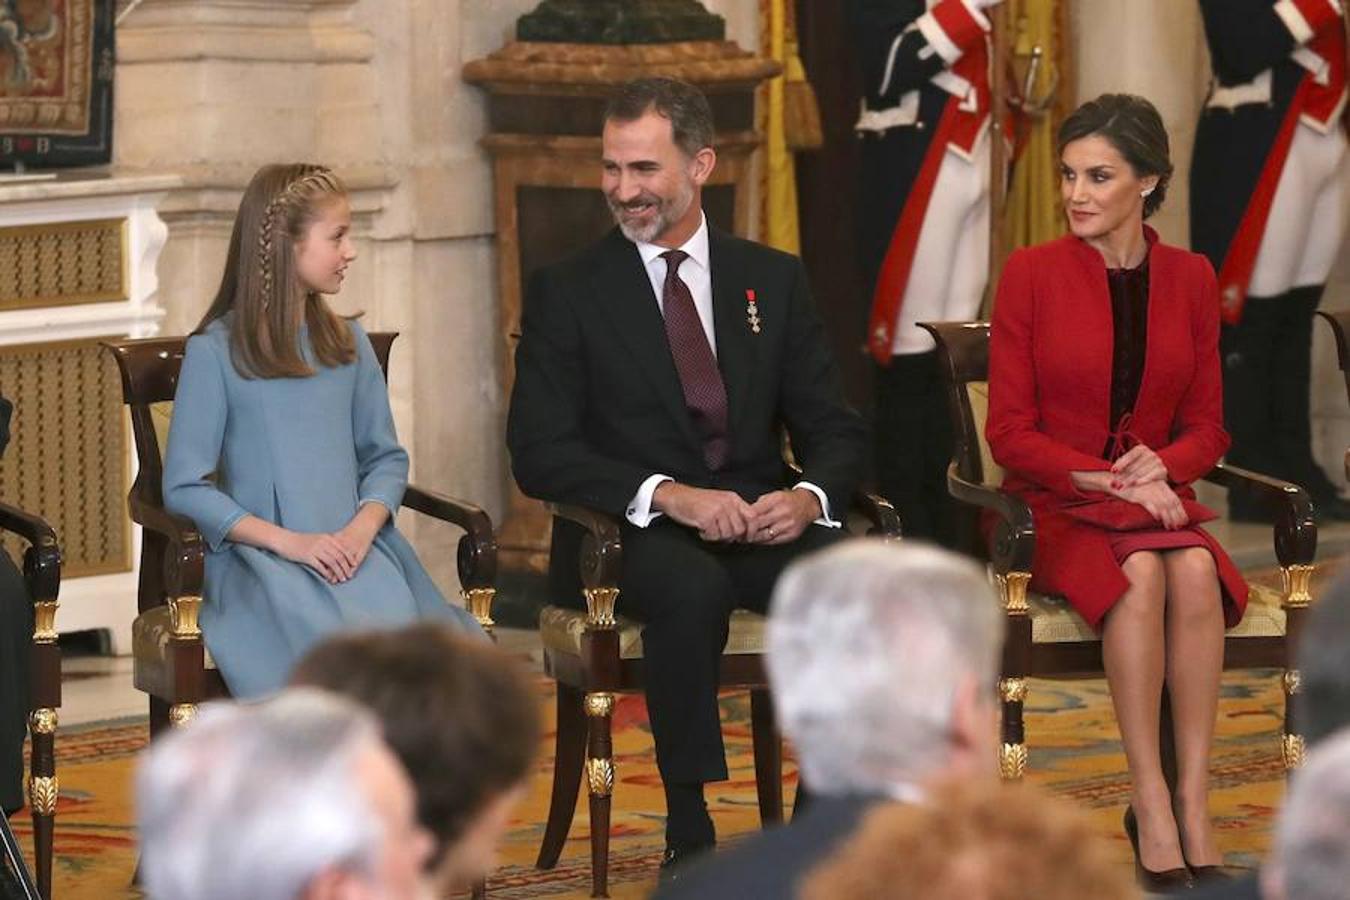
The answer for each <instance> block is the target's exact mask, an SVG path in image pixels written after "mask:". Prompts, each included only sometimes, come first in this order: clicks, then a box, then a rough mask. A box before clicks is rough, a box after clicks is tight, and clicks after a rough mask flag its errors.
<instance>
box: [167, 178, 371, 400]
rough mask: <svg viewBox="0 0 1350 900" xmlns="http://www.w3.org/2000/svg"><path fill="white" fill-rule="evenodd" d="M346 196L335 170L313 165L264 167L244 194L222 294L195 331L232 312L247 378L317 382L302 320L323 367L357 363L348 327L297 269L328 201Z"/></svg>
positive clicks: (233, 352) (234, 348)
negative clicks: (304, 242) (298, 247)
mask: <svg viewBox="0 0 1350 900" xmlns="http://www.w3.org/2000/svg"><path fill="white" fill-rule="evenodd" d="M346 196H347V189H346V187H345V186H344V185H343V184H342V182H341V181H340V180H339V179H338V177H337V176H336V175H335V174H333V172H332V170H330V169H328V168H326V167H324V166H317V165H312V164H309V163H294V164H290V165H272V166H263V167H262V168H261V169H259V170H258V172H257V174H255V175H254V176H253V180H252V181H250V182H249V184H248V187H247V188H245V190H244V197H243V199H242V200H240V201H239V212H238V213H237V214H236V215H235V217H234V230H233V232H231V234H230V250H229V255H228V256H227V257H226V260H225V272H224V274H223V275H222V276H221V279H220V288H219V289H218V290H217V291H216V298H215V300H214V301H212V303H211V307H210V309H208V310H207V311H206V315H205V316H203V317H202V321H201V323H200V324H199V325H198V326H197V329H196V331H195V332H194V334H200V333H201V332H202V331H205V330H206V326H208V325H210V324H211V323H212V322H214V321H215V320H216V319H221V318H224V317H225V316H226V315H228V314H230V313H233V314H234V315H233V318H232V319H231V320H230V322H229V329H230V357H231V359H232V360H233V362H234V367H235V369H236V370H238V372H239V374H240V375H242V376H243V377H245V378H255V377H256V378H300V377H304V376H306V375H313V374H314V369H313V367H312V366H310V365H309V363H307V362H306V361H305V358H304V356H303V355H302V353H301V350H300V323H301V321H302V318H303V321H304V322H305V323H306V324H307V325H308V326H309V340H310V344H311V346H312V347H313V349H314V355H315V357H316V358H317V359H318V360H319V362H320V363H322V364H323V365H325V366H340V365H345V364H346V363H350V362H352V361H353V360H355V359H356V343H355V340H354V338H353V336H352V330H351V328H350V327H349V326H348V325H347V323H346V322H345V321H344V320H343V319H342V318H341V317H340V316H338V315H336V314H335V313H334V312H333V311H332V310H331V309H329V308H328V304H327V303H325V302H324V300H323V298H322V297H320V296H319V294H317V293H316V292H314V291H310V290H308V289H306V288H305V287H304V286H303V285H302V284H301V283H300V279H299V276H298V275H297V273H296V268H295V244H296V242H297V241H299V240H300V239H301V238H302V237H304V235H305V233H306V231H308V229H309V226H310V225H311V224H313V222H314V220H315V218H317V217H318V215H319V211H320V209H321V207H322V206H323V205H324V204H325V203H326V202H330V201H332V200H334V199H337V198H342V197H346Z"/></svg>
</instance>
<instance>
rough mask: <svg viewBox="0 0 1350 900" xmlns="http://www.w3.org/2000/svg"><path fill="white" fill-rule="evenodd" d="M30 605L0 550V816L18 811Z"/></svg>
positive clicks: (0, 433) (2, 408)
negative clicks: (0, 814)
mask: <svg viewBox="0 0 1350 900" xmlns="http://www.w3.org/2000/svg"><path fill="white" fill-rule="evenodd" d="M10 409H11V406H10V402H9V401H8V400H6V399H5V398H4V397H0V453H4V450H5V444H7V443H9V414H10ZM32 634H33V604H32V603H31V602H30V601H29V599H28V590H27V588H25V587H24V583H23V577H22V576H20V575H19V570H18V569H17V568H16V567H15V565H14V563H13V562H12V561H11V560H10V558H9V556H8V555H6V554H5V553H4V552H3V551H0V813H5V812H9V811H12V810H15V809H18V808H19V807H20V806H23V739H24V734H25V729H26V725H25V720H26V717H27V714H28V648H29V643H28V642H29V639H30V638H31V637H32Z"/></svg>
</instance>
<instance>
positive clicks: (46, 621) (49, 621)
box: [33, 600, 61, 644]
mask: <svg viewBox="0 0 1350 900" xmlns="http://www.w3.org/2000/svg"><path fill="white" fill-rule="evenodd" d="M60 605H61V604H59V603H57V602H56V601H55V600H43V601H41V602H39V603H34V604H33V643H35V644H54V643H56V637H57V635H56V610H57V608H58V607H60Z"/></svg>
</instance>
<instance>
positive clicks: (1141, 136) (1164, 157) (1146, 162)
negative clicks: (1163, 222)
mask: <svg viewBox="0 0 1350 900" xmlns="http://www.w3.org/2000/svg"><path fill="white" fill-rule="evenodd" d="M1093 135H1098V136H1099V137H1102V138H1105V139H1106V140H1107V141H1109V142H1110V143H1111V146H1112V147H1115V148H1116V151H1117V152H1118V153H1119V154H1120V155H1121V156H1123V157H1125V161H1126V162H1128V163H1129V164H1130V166H1131V167H1132V168H1133V169H1134V172H1135V174H1136V175H1137V176H1139V177H1140V178H1146V177H1148V176H1149V175H1157V176H1158V186H1157V187H1155V188H1154V189H1153V192H1152V193H1151V194H1149V195H1148V196H1147V197H1145V198H1144V218H1145V219H1147V218H1148V217H1149V216H1151V215H1153V214H1154V213H1155V212H1157V211H1158V209H1159V207H1161V206H1162V204H1163V199H1164V198H1165V197H1166V196H1167V185H1168V183H1169V182H1170V181H1171V180H1172V159H1171V156H1170V155H1169V152H1168V143H1167V128H1166V127H1165V126H1164V125H1163V120H1162V116H1160V115H1159V114H1158V109H1157V107H1155V106H1154V105H1153V104H1152V103H1149V102H1148V101H1147V100H1145V99H1144V98H1143V97H1139V96H1136V95H1134V94H1102V95H1101V96H1100V97H1098V98H1097V99H1095V100H1089V101H1088V102H1087V103H1084V104H1083V105H1082V106H1080V107H1078V108H1077V109H1075V110H1074V111H1073V112H1072V113H1070V114H1069V117H1068V118H1066V119H1065V120H1064V122H1063V123H1062V124H1061V125H1060V126H1059V135H1058V136H1057V138H1056V149H1057V151H1058V152H1059V153H1060V154H1061V155H1062V154H1063V153H1064V148H1065V147H1067V146H1068V145H1069V144H1071V143H1073V142H1074V141H1076V140H1079V139H1080V138H1085V137H1091V136H1093Z"/></svg>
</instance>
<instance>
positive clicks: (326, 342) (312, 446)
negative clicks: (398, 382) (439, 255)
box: [164, 165, 482, 697]
mask: <svg viewBox="0 0 1350 900" xmlns="http://www.w3.org/2000/svg"><path fill="white" fill-rule="evenodd" d="M350 231H351V207H350V205H349V203H348V200H347V193H346V189H345V188H344V187H343V186H342V183H341V182H340V181H339V180H338V179H337V177H336V176H335V175H334V174H333V173H332V172H331V171H329V170H328V169H326V168H323V167H321V166H313V165H288V166H266V167H264V168H263V169H261V170H259V172H258V173H257V174H256V175H255V176H254V177H253V180H252V182H250V183H249V186H248V188H247V190H245V192H244V198H243V200H242V201H241V202H240V204H239V212H238V214H237V215H236V217H235V221H234V231H233V233H232V234H231V236H230V249H229V257H228V259H227V261H226V264H225V273H224V276H223V277H222V278H221V284H220V289H219V291H218V292H217V294H216V299H215V302H213V303H212V304H211V308H210V309H209V310H208V311H207V313H206V316H205V317H204V318H203V319H202V322H201V324H200V325H198V326H197V330H196V332H194V333H193V335H192V337H190V338H189V339H188V343H187V354H186V356H185V357H184V359H183V368H182V372H181V374H180V376H179V381H178V391H177V394H176V396H175V398H174V412H173V419H172V424H171V426H170V430H169V442H168V449H167V452H166V454H165V461H164V504H165V506H166V507H167V508H168V509H169V510H170V511H172V512H175V513H179V514H181V515H185V516H187V517H189V518H191V519H192V520H193V522H195V523H196V525H197V528H198V529H199V530H200V531H201V533H202V536H203V538H204V539H205V540H206V542H207V544H208V545H209V549H208V552H207V555H206V579H205V595H206V596H205V602H204V603H203V606H202V614H201V625H202V632H203V636H204V639H205V640H206V646H207V648H208V649H209V650H210V651H211V656H212V657H213V658H214V659H215V661H216V665H217V666H218V667H219V669H220V673H221V675H222V677H223V678H224V679H225V683H226V685H227V686H228V687H229V689H230V691H231V693H233V694H234V695H235V696H237V697H256V696H258V695H261V694H265V693H268V692H270V691H273V690H276V689H278V688H280V687H281V686H282V685H283V684H284V683H285V681H286V677H287V675H288V674H289V673H290V669H291V666H292V664H293V663H294V662H295V661H296V660H297V659H299V658H300V657H301V656H302V655H304V653H305V652H306V650H308V649H309V648H310V647H311V646H312V645H313V644H315V643H317V642H318V641H320V640H322V639H323V638H325V637H327V636H328V635H331V634H333V633H335V632H338V631H344V630H351V629H361V628H388V627H395V626H399V625H403V624H406V623H408V622H411V621H413V620H415V619H428V618H434V619H442V620H448V621H450V622H452V623H456V624H458V625H459V626H460V627H462V628H463V629H464V630H466V631H471V632H475V633H478V634H482V629H481V628H479V626H478V623H477V622H476V621H475V620H474V619H473V617H472V616H470V615H469V614H468V613H467V612H465V611H464V610H463V609H461V608H459V607H458V606H452V605H450V604H449V603H447V602H446V600H445V598H444V597H443V596H442V595H441V593H440V591H439V590H438V589H437V588H436V585H435V584H433V583H432V581H431V578H430V577H428V575H427V573H426V570H425V569H423V568H422V565H421V563H419V562H418V561H417V556H416V554H415V553H414V552H413V549H412V546H411V545H410V544H409V543H408V542H407V541H406V540H405V539H404V538H403V536H402V535H401V534H399V532H398V530H397V529H396V528H395V527H394V521H393V519H394V514H395V513H396V512H397V511H398V508H399V505H400V504H401V502H402V499H403V491H404V488H405V487H406V486H407V481H408V454H407V452H406V451H404V449H403V448H402V447H401V446H399V443H398V437H397V435H396V434H395V433H394V419H393V415H392V414H391V412H390V409H389V396H388V392H387V390H386V388H385V383H384V378H383V376H382V373H381V371H380V366H379V363H378V361H377V360H376V358H375V353H374V350H373V349H372V348H371V345H370V341H369V339H368V338H367V337H366V334H365V332H364V331H363V330H362V329H361V326H360V325H358V324H357V323H356V321H355V320H354V319H344V318H342V317H339V316H337V315H335V314H334V313H333V311H332V310H330V309H329V308H328V304H327V303H326V302H325V301H324V299H323V297H322V295H324V294H336V293H337V292H338V291H339V290H340V289H341V287H342V280H343V277H344V275H345V273H346V270H347V266H348V265H350V264H351V262H352V261H353V260H354V259H355V258H356V251H355V249H354V248H353V246H352V241H351V234H350Z"/></svg>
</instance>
